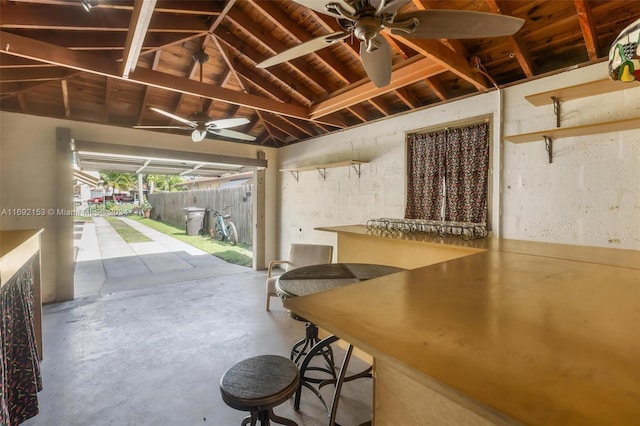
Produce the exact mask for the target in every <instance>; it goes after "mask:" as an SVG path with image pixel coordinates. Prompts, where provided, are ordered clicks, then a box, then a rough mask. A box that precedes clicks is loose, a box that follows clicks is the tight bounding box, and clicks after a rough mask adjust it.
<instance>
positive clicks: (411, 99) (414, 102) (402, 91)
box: [396, 79, 428, 109]
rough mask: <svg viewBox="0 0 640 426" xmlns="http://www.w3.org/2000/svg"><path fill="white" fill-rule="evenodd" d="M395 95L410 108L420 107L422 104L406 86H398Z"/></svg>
mask: <svg viewBox="0 0 640 426" xmlns="http://www.w3.org/2000/svg"><path fill="white" fill-rule="evenodd" d="M427 80H428V79H427ZM396 95H397V96H398V97H399V98H400V99H401V100H402V102H404V104H405V105H406V106H408V107H409V108H411V109H415V108H420V107H421V106H422V103H421V102H420V100H419V99H418V98H416V96H415V95H414V94H413V93H412V92H411V91H410V90H409V89H407V88H406V87H400V88H398V89H397V90H396Z"/></svg>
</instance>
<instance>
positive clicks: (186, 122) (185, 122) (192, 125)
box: [149, 107, 197, 127]
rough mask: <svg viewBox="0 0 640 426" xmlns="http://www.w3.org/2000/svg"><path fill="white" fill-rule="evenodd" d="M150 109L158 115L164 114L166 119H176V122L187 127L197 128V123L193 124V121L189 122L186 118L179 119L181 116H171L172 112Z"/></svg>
mask: <svg viewBox="0 0 640 426" xmlns="http://www.w3.org/2000/svg"><path fill="white" fill-rule="evenodd" d="M149 109H150V110H151V111H153V112H157V113H158V114H162V115H164V116H165V117H169V118H172V119H174V120H176V121H179V122H181V123H183V124H186V125H187V126H190V127H196V126H197V124H196V123H194V122H193V121H191V120H187V119H186V118H182V117H179V116H177V115H175V114H171V113H170V112H167V111H163V110H161V109H159V108H153V107H152V108H149Z"/></svg>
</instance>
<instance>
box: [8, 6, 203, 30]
mask: <svg viewBox="0 0 640 426" xmlns="http://www.w3.org/2000/svg"><path fill="white" fill-rule="evenodd" d="M145 2H146V0H145ZM136 3H138V2H136ZM130 17H131V12H130V11H128V10H101V9H100V8H95V10H93V9H92V11H91V13H86V12H85V11H84V10H82V8H76V7H70V8H68V9H67V10H65V11H64V12H61V11H60V9H59V8H57V7H54V6H47V5H44V6H43V5H36V4H31V3H29V4H25V3H21V4H13V5H10V6H7V7H3V8H2V13H1V14H0V28H3V29H7V28H12V29H15V28H28V29H38V30H45V29H49V30H67V31H79V30H85V31H89V30H90V31H108V32H111V31H123V32H126V31H129V22H130V19H129V18H130ZM207 30H208V27H207V25H206V24H205V22H204V21H203V20H202V19H201V17H199V16H188V15H187V16H175V15H171V14H167V13H160V14H158V15H156V16H153V18H152V19H151V22H150V24H149V31H150V32H163V33H170V32H178V33H202V32H206V31H207Z"/></svg>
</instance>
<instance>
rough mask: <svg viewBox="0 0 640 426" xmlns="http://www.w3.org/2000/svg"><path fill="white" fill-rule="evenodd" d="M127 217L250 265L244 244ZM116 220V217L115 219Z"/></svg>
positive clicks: (226, 257)
mask: <svg viewBox="0 0 640 426" xmlns="http://www.w3.org/2000/svg"><path fill="white" fill-rule="evenodd" d="M128 218H129V219H133V220H137V221H138V222H140V223H142V224H144V225H147V226H148V227H149V228H153V229H155V230H156V231H160V232H162V233H164V234H167V235H170V236H172V237H174V238H176V239H178V240H180V241H184V242H185V243H187V244H190V245H192V246H194V247H196V248H199V249H200V250H202V251H205V252H207V253H209V254H212V255H214V256H216V257H219V258H220V259H222V260H224V261H226V262H229V263H234V264H236V265H242V266H249V267H250V266H251V265H252V263H253V253H252V251H251V247H249V246H247V245H246V244H240V243H238V245H236V246H232V245H231V244H229V243H226V242H223V241H218V240H214V239H212V238H210V237H209V236H208V235H207V236H200V235H193V236H191V235H187V233H186V231H185V229H184V228H178V227H176V226H173V225H169V224H167V223H163V222H159V221H157V220H153V219H145V218H143V217H141V216H136V215H132V216H128ZM116 220H117V219H116Z"/></svg>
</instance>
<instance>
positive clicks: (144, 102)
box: [136, 50, 162, 126]
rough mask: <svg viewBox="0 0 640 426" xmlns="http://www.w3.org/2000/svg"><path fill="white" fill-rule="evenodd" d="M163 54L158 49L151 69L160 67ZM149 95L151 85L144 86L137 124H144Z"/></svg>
mask: <svg viewBox="0 0 640 426" xmlns="http://www.w3.org/2000/svg"><path fill="white" fill-rule="evenodd" d="M161 54H162V51H161V50H158V51H157V52H156V53H155V55H154V56H153V62H152V63H151V69H152V70H155V69H156V68H157V67H158V63H159V62H160V55H161ZM148 96H149V86H144V94H143V95H142V101H141V102H140V108H139V109H138V119H137V120H136V124H137V125H138V126H139V125H141V124H142V116H143V114H144V113H145V111H146V110H147V98H148Z"/></svg>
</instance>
